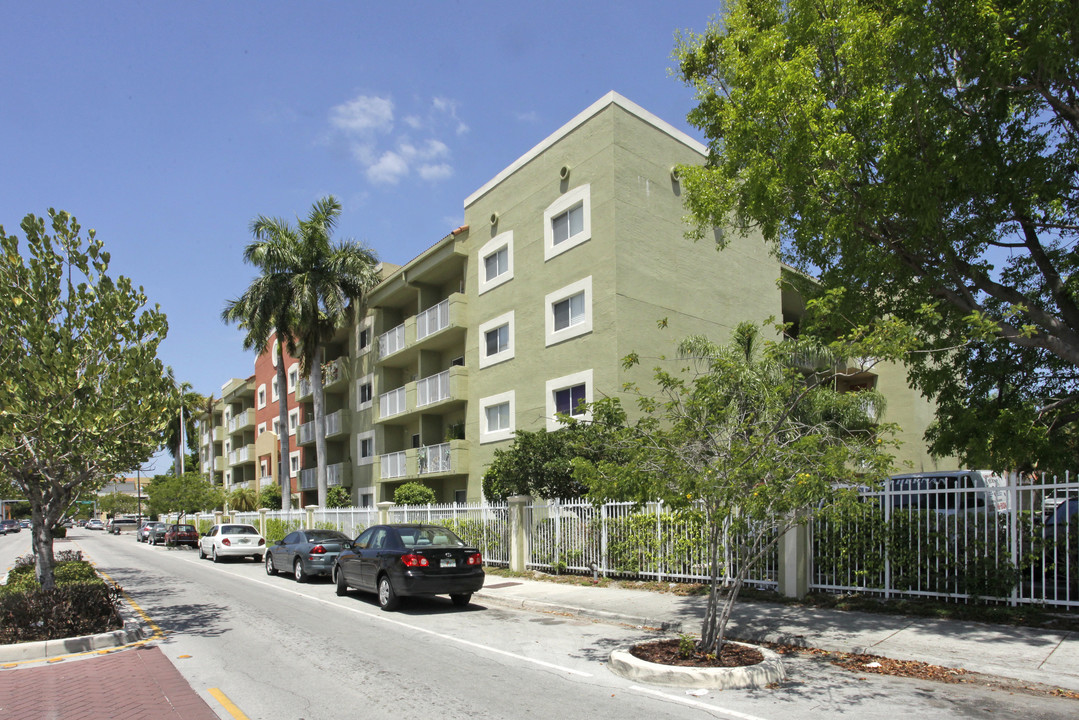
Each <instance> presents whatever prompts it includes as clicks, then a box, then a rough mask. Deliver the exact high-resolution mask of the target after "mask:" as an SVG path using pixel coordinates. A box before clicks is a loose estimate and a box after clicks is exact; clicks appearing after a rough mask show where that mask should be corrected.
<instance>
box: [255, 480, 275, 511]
mask: <svg viewBox="0 0 1079 720" xmlns="http://www.w3.org/2000/svg"><path fill="white" fill-rule="evenodd" d="M258 506H259V507H260V508H269V509H271V510H272V509H274V508H279V507H281V485H279V484H274V485H266V486H264V487H263V488H262V490H261V491H260V492H259V502H258Z"/></svg>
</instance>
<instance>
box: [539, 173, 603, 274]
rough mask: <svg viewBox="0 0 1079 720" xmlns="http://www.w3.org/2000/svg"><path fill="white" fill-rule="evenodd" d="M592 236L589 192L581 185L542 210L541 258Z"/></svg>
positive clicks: (551, 256) (562, 250) (585, 186)
mask: <svg viewBox="0 0 1079 720" xmlns="http://www.w3.org/2000/svg"><path fill="white" fill-rule="evenodd" d="M591 238H592V191H591V186H590V185H581V186H580V187H576V188H574V189H572V190H570V191H568V192H566V193H565V194H564V195H562V197H560V198H558V199H557V200H555V201H554V202H553V203H551V204H550V205H549V206H548V207H547V209H546V210H545V211H544V212H543V259H544V260H545V261H546V260H550V259H551V258H553V257H555V256H556V255H560V254H562V253H564V252H566V251H567V250H569V249H570V248H574V247H576V246H578V245H580V244H581V243H583V242H587V241H588V240H590V239H591Z"/></svg>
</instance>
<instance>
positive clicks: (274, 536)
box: [266, 518, 300, 545]
mask: <svg viewBox="0 0 1079 720" xmlns="http://www.w3.org/2000/svg"><path fill="white" fill-rule="evenodd" d="M299 529H300V521H299V520H281V519H279V518H266V544H267V545H271V544H273V543H275V542H277V541H278V540H283V539H284V538H285V536H286V535H288V534H289V533H290V532H292V531H293V530H299Z"/></svg>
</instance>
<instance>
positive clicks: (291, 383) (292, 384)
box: [285, 363, 300, 393]
mask: <svg viewBox="0 0 1079 720" xmlns="http://www.w3.org/2000/svg"><path fill="white" fill-rule="evenodd" d="M293 370H295V371H296V376H295V378H296V379H295V380H294V379H293V375H292V371H293ZM299 381H300V364H299V363H292V364H291V365H289V367H288V371H287V372H286V373H285V382H286V383H288V391H289V392H290V393H294V392H296V383H298V382H299Z"/></svg>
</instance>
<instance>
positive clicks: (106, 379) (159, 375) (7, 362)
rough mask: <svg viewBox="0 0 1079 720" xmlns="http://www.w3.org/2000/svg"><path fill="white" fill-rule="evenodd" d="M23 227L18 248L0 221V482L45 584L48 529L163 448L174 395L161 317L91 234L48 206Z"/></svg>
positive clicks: (49, 563) (49, 576)
mask: <svg viewBox="0 0 1079 720" xmlns="http://www.w3.org/2000/svg"><path fill="white" fill-rule="evenodd" d="M21 227H22V230H23V234H24V236H25V244H24V243H23V241H20V239H19V238H18V237H17V236H16V235H8V234H7V233H6V232H5V231H4V229H3V227H2V226H0V249H2V255H0V298H2V301H0V367H3V369H4V372H3V378H2V379H0V475H3V476H5V477H8V478H11V480H12V481H13V482H14V483H15V485H16V486H17V487H18V488H19V491H20V493H22V494H23V495H24V496H25V498H26V500H27V501H28V502H29V503H30V508H31V514H32V519H33V550H34V556H35V573H36V575H37V578H38V580H39V581H40V582H41V586H42V587H44V588H51V587H53V586H54V584H55V583H54V577H53V554H52V528H53V527H54V526H55V525H56V524H57V522H58V521H59V520H60V519H61V518H62V517H63V516H64V515H65V514H66V513H67V512H68V511H69V509H70V508H71V506H72V504H73V503H74V502H75V501H76V500H78V499H79V497H80V495H82V496H85V497H90V496H91V494H92V493H93V492H94V491H95V490H97V489H98V488H99V487H101V486H102V485H103V484H104V483H106V482H108V481H109V480H111V479H112V478H114V477H117V476H118V475H120V474H122V473H124V472H126V471H128V470H130V469H131V468H134V467H138V466H139V465H140V464H141V463H144V462H146V460H147V459H149V457H150V456H151V455H152V454H153V453H154V451H156V450H157V448H159V447H160V446H161V441H162V430H163V429H164V427H165V424H166V423H167V421H168V417H167V413H166V410H167V408H168V407H169V406H170V403H171V402H172V401H173V395H174V392H175V390H174V388H173V385H172V382H171V380H170V378H169V374H168V372H167V371H166V368H165V367H164V365H162V363H161V361H160V360H159V359H158V357H157V351H158V345H159V344H160V342H161V340H162V339H163V338H164V337H165V334H166V332H167V331H168V323H167V322H166V319H165V315H164V313H162V312H161V311H160V309H158V308H157V307H156V306H155V307H153V308H146V307H145V305H146V295H145V294H144V293H143V291H142V289H141V288H136V287H134V286H133V285H132V283H131V281H130V280H129V279H127V278H125V277H123V276H119V277H117V278H115V279H113V278H111V277H110V276H109V275H108V267H109V254H108V253H107V252H106V251H105V249H104V243H103V242H102V241H101V240H98V239H97V237H96V234H95V232H94V231H93V230H90V231H89V232H88V233H87V237H86V238H85V239H84V238H83V237H82V236H81V235H80V232H81V227H80V226H79V224H78V222H76V220H75V218H73V217H71V215H69V214H68V213H66V212H62V211H61V212H57V211H55V210H49V218H48V222H46V220H45V219H44V218H39V217H35V216H33V215H27V216H26V218H25V219H23V221H22V224H21ZM50 229H51V234H50Z"/></svg>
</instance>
